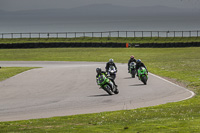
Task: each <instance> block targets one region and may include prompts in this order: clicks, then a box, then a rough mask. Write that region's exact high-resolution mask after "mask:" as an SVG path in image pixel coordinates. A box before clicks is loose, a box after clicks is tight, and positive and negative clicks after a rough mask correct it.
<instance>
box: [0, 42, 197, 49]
mask: <svg viewBox="0 0 200 133" xmlns="http://www.w3.org/2000/svg"><path fill="white" fill-rule="evenodd" d="M126 46H127V44H126V43H111V42H110V43H77V42H73V43H63V42H61V43H59V42H56V43H13V44H0V49H12V48H67V47H113V48H114V47H123V48H126ZM129 46H130V47H152V48H165V47H199V46H200V42H184V43H181V42H177V43H135V44H129Z"/></svg>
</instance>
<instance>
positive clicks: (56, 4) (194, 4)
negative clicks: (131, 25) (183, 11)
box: [0, 0, 200, 11]
mask: <svg viewBox="0 0 200 133" xmlns="http://www.w3.org/2000/svg"><path fill="white" fill-rule="evenodd" d="M105 3H109V4H110V3H111V4H113V5H122V6H129V7H138V6H155V5H162V6H169V7H179V8H199V9H200V0H0V10H5V11H17V10H30V9H50V8H53V9H55V8H74V7H79V6H84V5H91V4H105Z"/></svg>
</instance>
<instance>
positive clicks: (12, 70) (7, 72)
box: [0, 67, 35, 81]
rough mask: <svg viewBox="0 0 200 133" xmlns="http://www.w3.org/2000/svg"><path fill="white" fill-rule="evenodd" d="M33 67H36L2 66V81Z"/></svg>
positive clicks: (0, 77)
mask: <svg viewBox="0 0 200 133" xmlns="http://www.w3.org/2000/svg"><path fill="white" fill-rule="evenodd" d="M33 68H35V67H2V68H1V69H0V81H3V80H5V79H7V78H10V77H12V76H14V75H16V74H19V73H22V72H24V71H27V70H30V69H33Z"/></svg>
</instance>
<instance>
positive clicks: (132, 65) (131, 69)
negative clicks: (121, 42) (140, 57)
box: [129, 62, 136, 78]
mask: <svg viewBox="0 0 200 133" xmlns="http://www.w3.org/2000/svg"><path fill="white" fill-rule="evenodd" d="M129 73H130V74H131V77H132V78H135V74H136V63H135V62H131V63H130V65H129Z"/></svg>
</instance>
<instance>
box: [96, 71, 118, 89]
mask: <svg viewBox="0 0 200 133" xmlns="http://www.w3.org/2000/svg"><path fill="white" fill-rule="evenodd" d="M96 72H97V75H96V79H98V77H99V75H101V74H104V75H105V76H106V77H108V74H107V72H105V71H102V70H101V68H100V67H99V68H97V69H96ZM109 79H110V80H111V81H112V82H113V84H114V85H115V86H116V87H117V85H116V84H115V81H114V80H113V79H112V78H109Z"/></svg>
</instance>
